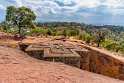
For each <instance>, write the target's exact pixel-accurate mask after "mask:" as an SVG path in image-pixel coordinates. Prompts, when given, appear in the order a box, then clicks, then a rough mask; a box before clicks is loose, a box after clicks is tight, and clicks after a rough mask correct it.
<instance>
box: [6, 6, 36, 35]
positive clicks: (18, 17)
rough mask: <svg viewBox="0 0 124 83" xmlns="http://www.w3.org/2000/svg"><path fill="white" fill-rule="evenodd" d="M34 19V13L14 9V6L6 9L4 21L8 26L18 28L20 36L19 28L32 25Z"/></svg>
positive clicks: (22, 9) (24, 9) (23, 8)
mask: <svg viewBox="0 0 124 83" xmlns="http://www.w3.org/2000/svg"><path fill="white" fill-rule="evenodd" d="M35 19H36V15H35V13H34V12H33V11H32V10H31V9H30V8H26V7H19V8H16V7H14V6H9V7H7V10H6V21H7V22H8V23H9V24H12V25H15V26H17V27H18V28H19V30H18V33H19V34H21V33H20V32H21V27H22V26H25V25H28V26H30V25H32V24H33V21H34V20H35Z"/></svg>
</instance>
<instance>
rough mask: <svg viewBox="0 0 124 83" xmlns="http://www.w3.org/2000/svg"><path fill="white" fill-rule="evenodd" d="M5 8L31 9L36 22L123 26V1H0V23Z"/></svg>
mask: <svg viewBox="0 0 124 83" xmlns="http://www.w3.org/2000/svg"><path fill="white" fill-rule="evenodd" d="M7 6H16V7H21V6H26V7H29V8H31V9H32V10H33V11H34V12H35V13H36V15H37V19H36V21H73V22H81V23H82V22H84V23H88V24H115V25H124V0H0V21H2V20H4V17H5V13H6V12H5V10H6V7H7Z"/></svg>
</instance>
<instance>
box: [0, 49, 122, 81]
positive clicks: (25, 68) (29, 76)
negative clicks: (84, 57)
mask: <svg viewBox="0 0 124 83" xmlns="http://www.w3.org/2000/svg"><path fill="white" fill-rule="evenodd" d="M0 83H124V81H120V80H116V79H112V78H109V77H106V76H102V75H98V74H93V73H90V72H87V71H84V70H80V69H77V68H74V67H71V66H67V65H65V64H63V63H54V62H45V61H39V60H37V59H34V58H32V57H30V56H28V55H26V54H25V53H23V52H21V51H18V50H15V49H11V48H5V47H0Z"/></svg>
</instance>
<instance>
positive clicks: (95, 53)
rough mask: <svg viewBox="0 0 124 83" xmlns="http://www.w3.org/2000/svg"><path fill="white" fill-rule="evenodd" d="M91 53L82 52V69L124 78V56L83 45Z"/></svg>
mask: <svg viewBox="0 0 124 83" xmlns="http://www.w3.org/2000/svg"><path fill="white" fill-rule="evenodd" d="M83 46H84V48H86V49H88V50H89V54H82V60H81V61H82V63H81V64H82V65H81V66H82V69H84V70H88V71H90V72H94V73H98V74H102V75H105V76H109V77H112V78H117V79H121V80H124V57H120V56H117V55H114V54H112V53H110V52H107V51H105V52H103V51H101V50H100V49H97V48H95V47H91V46H86V45H83Z"/></svg>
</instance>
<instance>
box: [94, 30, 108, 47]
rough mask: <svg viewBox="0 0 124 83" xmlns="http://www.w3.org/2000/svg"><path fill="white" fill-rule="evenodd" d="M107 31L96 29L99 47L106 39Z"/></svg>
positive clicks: (96, 40)
mask: <svg viewBox="0 0 124 83" xmlns="http://www.w3.org/2000/svg"><path fill="white" fill-rule="evenodd" d="M105 32H106V30H105V29H96V30H95V31H94V41H95V42H96V43H97V46H98V47H99V46H100V44H101V43H102V42H104V41H105V36H106V33H105Z"/></svg>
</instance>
